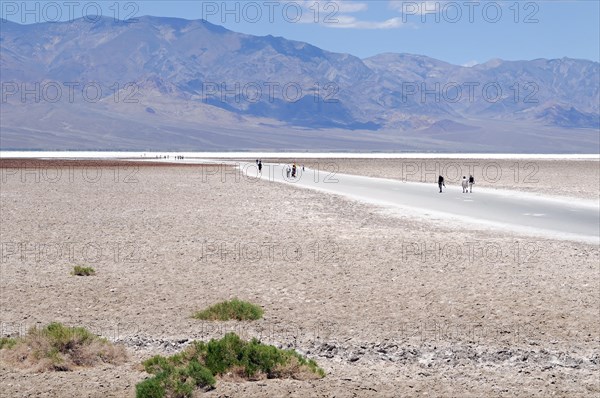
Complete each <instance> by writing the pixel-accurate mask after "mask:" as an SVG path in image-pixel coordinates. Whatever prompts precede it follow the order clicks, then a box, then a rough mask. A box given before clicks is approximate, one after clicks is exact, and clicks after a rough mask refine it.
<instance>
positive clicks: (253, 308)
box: [194, 298, 264, 321]
mask: <svg viewBox="0 0 600 398" xmlns="http://www.w3.org/2000/svg"><path fill="white" fill-rule="evenodd" d="M263 313H264V311H263V309H262V308H260V307H259V306H258V305H255V304H252V303H249V302H247V301H242V300H238V299H237V298H234V299H233V300H231V301H224V302H222V303H218V304H215V305H212V306H210V307H208V308H207V309H205V310H203V311H198V312H196V313H195V314H194V318H196V319H202V320H205V321H228V320H230V319H235V320H238V321H255V320H257V319H260V318H262V316H263Z"/></svg>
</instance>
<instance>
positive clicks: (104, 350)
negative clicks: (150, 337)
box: [2, 322, 127, 371]
mask: <svg viewBox="0 0 600 398" xmlns="http://www.w3.org/2000/svg"><path fill="white" fill-rule="evenodd" d="M2 347H3V348H6V349H7V350H8V351H7V352H6V358H7V360H8V361H9V362H12V363H15V364H17V365H20V366H24V367H29V368H33V369H34V370H36V371H47V370H58V371H68V370H73V369H74V368H76V367H84V366H95V365H97V364H99V363H112V364H118V363H121V362H123V361H125V360H126V359H127V355H126V352H125V349H124V347H122V346H116V345H114V344H112V343H111V342H109V341H108V340H106V339H104V338H100V337H98V336H96V335H95V334H93V333H91V332H89V331H88V330H87V329H85V328H81V327H68V326H65V325H63V324H61V323H57V322H53V323H50V324H49V325H47V326H45V327H44V328H41V329H37V328H32V329H30V330H29V331H28V333H27V335H25V336H24V337H19V338H16V339H12V341H11V342H9V343H3V344H2Z"/></svg>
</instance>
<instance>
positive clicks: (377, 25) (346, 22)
mask: <svg viewBox="0 0 600 398" xmlns="http://www.w3.org/2000/svg"><path fill="white" fill-rule="evenodd" d="M338 20H339V23H337V24H330V25H328V26H329V27H330V28H338V29H396V28H400V27H402V25H403V23H402V18H400V17H397V18H390V19H387V20H385V21H360V20H358V19H356V18H354V17H351V16H340V18H338Z"/></svg>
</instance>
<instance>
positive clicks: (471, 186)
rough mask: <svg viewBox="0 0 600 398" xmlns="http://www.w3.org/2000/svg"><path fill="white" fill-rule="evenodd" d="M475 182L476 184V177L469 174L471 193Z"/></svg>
mask: <svg viewBox="0 0 600 398" xmlns="http://www.w3.org/2000/svg"><path fill="white" fill-rule="evenodd" d="M473 184H475V178H474V177H473V176H472V175H470V176H469V193H473Z"/></svg>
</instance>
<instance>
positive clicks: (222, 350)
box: [136, 333, 325, 398]
mask: <svg viewBox="0 0 600 398" xmlns="http://www.w3.org/2000/svg"><path fill="white" fill-rule="evenodd" d="M143 366H144V369H145V370H146V372H148V373H150V374H153V375H154V377H153V378H151V379H147V380H145V381H143V382H142V383H140V384H138V385H137V386H136V397H137V398H155V397H161V398H162V397H175V398H188V397H191V396H192V394H193V392H194V390H195V389H196V388H205V389H211V388H213V387H214V385H215V384H216V381H215V376H224V375H227V374H229V373H230V372H233V373H235V374H236V376H240V377H242V378H245V379H248V380H250V379H254V378H256V377H259V376H261V375H262V376H266V377H267V378H284V377H287V378H297V379H304V378H321V377H324V376H325V372H324V371H323V369H321V368H319V367H318V366H317V364H316V362H315V361H313V360H307V359H306V358H304V357H302V356H301V355H300V354H298V353H297V352H296V351H294V350H280V349H278V348H276V347H273V346H270V345H265V344H262V343H260V342H259V341H258V340H256V339H253V340H252V341H249V342H248V341H243V340H242V339H240V338H239V337H238V336H237V335H236V334H234V333H228V334H226V335H225V336H224V337H223V338H222V339H220V340H214V339H213V340H210V341H209V342H208V343H205V342H203V341H195V342H193V343H192V344H191V345H190V346H189V347H188V348H187V349H186V350H184V351H182V352H181V353H179V354H176V355H173V356H171V357H168V358H166V357H163V356H160V355H156V356H154V357H152V358H150V359H148V360H146V361H144V362H143ZM161 394H162V395H161Z"/></svg>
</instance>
